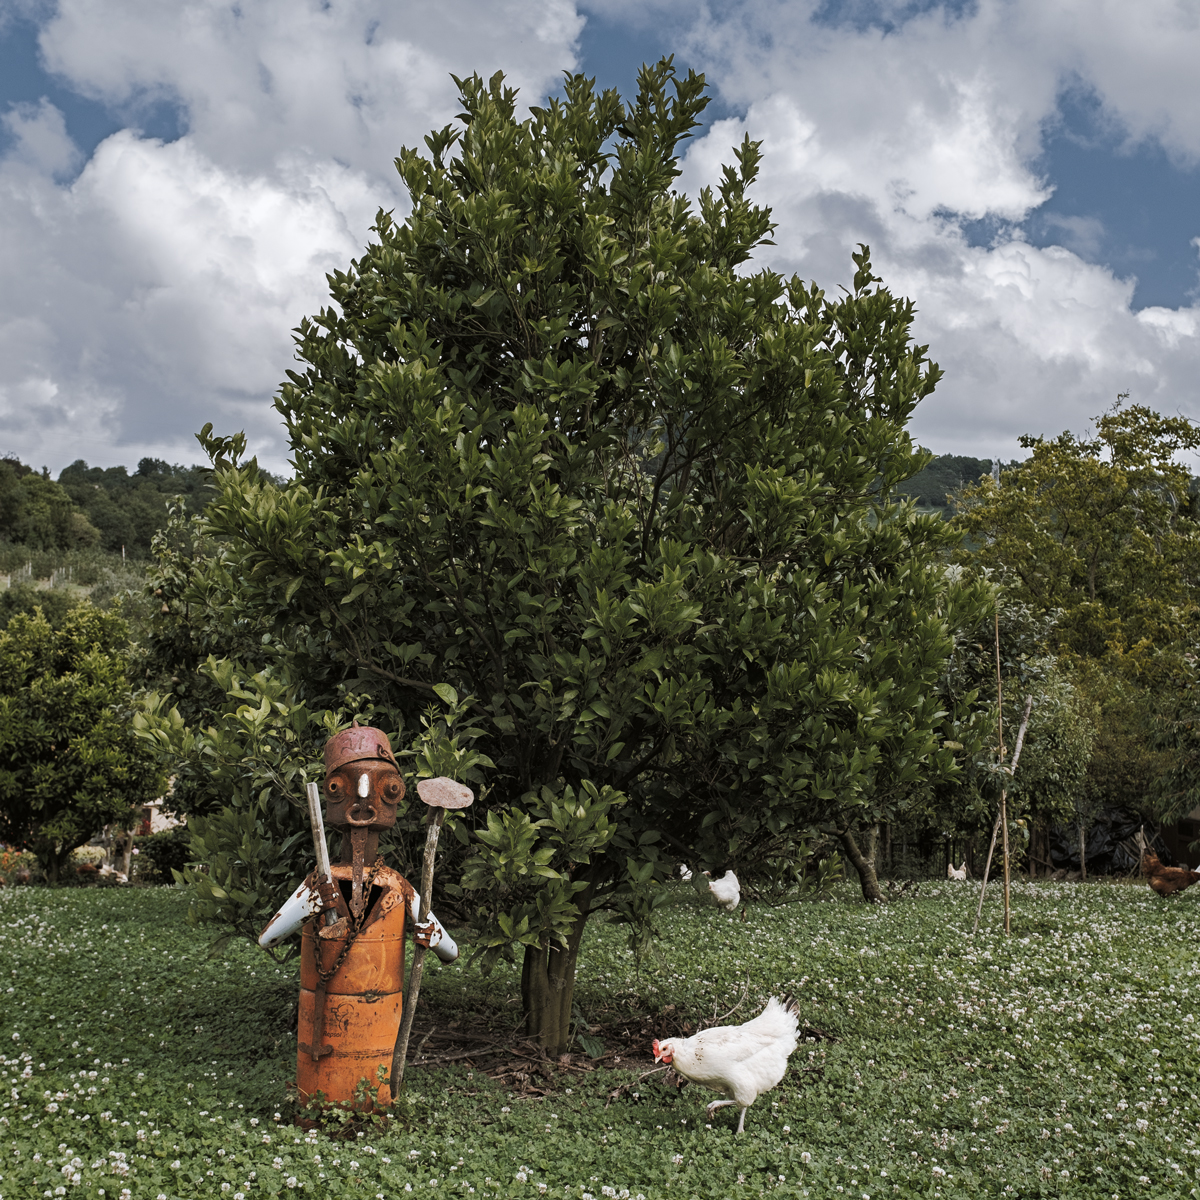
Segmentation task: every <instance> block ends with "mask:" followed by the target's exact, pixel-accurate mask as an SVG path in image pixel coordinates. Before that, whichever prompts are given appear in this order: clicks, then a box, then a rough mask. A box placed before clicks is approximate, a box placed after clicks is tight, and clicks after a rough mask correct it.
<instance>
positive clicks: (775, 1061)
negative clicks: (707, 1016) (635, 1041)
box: [653, 996, 799, 1133]
mask: <svg viewBox="0 0 1200 1200" xmlns="http://www.w3.org/2000/svg"><path fill="white" fill-rule="evenodd" d="M798 1015H799V1010H798V1009H797V1007H796V1002H795V1001H794V1000H793V999H792V998H791V997H790V996H785V997H784V998H783V999H782V1000H779V999H777V998H776V997H774V996H772V997H771V999H770V1000H768V1001H767V1007H766V1008H764V1009H763V1010H762V1012H761V1013H759V1014H758V1016H757V1017H755V1018H754V1020H752V1021H747V1022H746V1023H745V1024H744V1025H718V1026H717V1027H716V1028H715V1029H705V1030H702V1031H701V1032H700V1033H697V1034H694V1035H693V1036H692V1037H689V1038H664V1039H663V1040H662V1041H659V1040H658V1039H657V1038H656V1039H655V1041H654V1044H653V1050H654V1061H655V1062H664V1063H667V1064H668V1065H669V1066H672V1067H674V1068H675V1070H676V1071H678V1072H679V1074H680V1075H682V1076H683V1077H684V1078H685V1079H690V1080H691V1081H692V1082H693V1083H702V1084H704V1086H705V1087H708V1088H712V1090H713V1091H714V1092H720V1093H721V1095H723V1096H726V1097H728V1098H727V1099H725V1100H714V1101H713V1102H712V1103H711V1104H709V1106H708V1109H707V1112H708V1115H709V1117H710V1118H711V1117H712V1115H713V1113H714V1112H716V1110H717V1109H718V1108H724V1107H725V1106H726V1105H728V1104H737V1105H739V1106H740V1107H741V1110H742V1112H741V1115H740V1116H739V1117H738V1127H737V1131H738V1133H741V1132H742V1131H743V1130H744V1129H745V1126H746V1109H747V1108H749V1107H750V1105H751V1104H753V1103H754V1101H755V1100H757V1099H758V1098H759V1096H761V1095H762V1094H763V1092H769V1091H770V1090H771V1089H772V1088H773V1087H774V1086H775V1085H776V1084H777V1083H778V1082H779V1081H780V1080H781V1079H782V1078H783V1075H784V1072H785V1071H786V1070H787V1064H788V1055H790V1054H791V1052H792V1051H793V1050H795V1048H796V1040H797V1038H796V1029H797V1025H798V1021H797V1017H798Z"/></svg>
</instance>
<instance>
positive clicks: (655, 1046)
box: [650, 1038, 658, 1061]
mask: <svg viewBox="0 0 1200 1200" xmlns="http://www.w3.org/2000/svg"><path fill="white" fill-rule="evenodd" d="M650 1049H651V1050H652V1051H653V1052H654V1058H655V1060H656V1061H657V1059H658V1038H655V1039H654V1041H652V1042H651V1043H650Z"/></svg>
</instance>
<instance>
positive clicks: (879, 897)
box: [838, 825, 883, 904]
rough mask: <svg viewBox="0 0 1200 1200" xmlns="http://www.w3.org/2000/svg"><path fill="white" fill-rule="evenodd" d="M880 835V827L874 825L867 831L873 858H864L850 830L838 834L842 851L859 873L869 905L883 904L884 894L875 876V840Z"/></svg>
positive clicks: (863, 892) (865, 898) (868, 844)
mask: <svg viewBox="0 0 1200 1200" xmlns="http://www.w3.org/2000/svg"><path fill="white" fill-rule="evenodd" d="M878 834H879V826H878V825H873V826H872V827H871V828H870V829H869V830H868V831H867V848H868V850H869V851H870V853H871V857H869V858H864V857H863V852H862V851H861V850H860V849H859V848H858V843H857V842H856V841H855V840H854V834H852V833H851V832H850V830H849V829H843V830H840V831H839V832H838V840H839V841H840V842H841V843H842V849H843V850H845V851H846V857H847V858H848V859H849V860H850V862H851V863H852V864H853V865H854V869H855V870H856V871H857V872H858V881H859V883H860V884H861V885H862V894H863V899H864V900H865V901H866V902H867V903H868V904H882V903H883V892H882V891H881V890H880V888H879V879H878V878H877V877H876V875H875V862H874V849H875V839H876V837H877V836H878Z"/></svg>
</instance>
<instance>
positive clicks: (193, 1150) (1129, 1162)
mask: <svg viewBox="0 0 1200 1200" xmlns="http://www.w3.org/2000/svg"><path fill="white" fill-rule="evenodd" d="M977 887H978V885H977V884H975V885H972V884H965V885H964V884H941V885H938V886H933V885H929V884H926V885H924V887H923V888H922V890H921V894H920V896H919V897H918V898H916V899H915V900H913V899H908V898H906V899H904V900H902V901H900V902H898V903H895V904H892V905H889V906H887V907H883V908H878V909H869V908H866V907H865V906H863V905H862V904H861V903H857V902H855V900H854V897H853V895H852V892H851V890H850V889H849V888H848V887H847V888H846V889H845V890H844V892H842V893H841V894H840V895H839V897H838V898H837V899H836V900H834V901H832V902H828V903H822V904H808V905H802V906H796V905H793V906H790V907H784V908H778V909H771V908H767V907H765V906H751V907H750V909H749V920H748V921H747V922H742V921H741V920H740V919H739V918H738V917H737V916H731V915H730V914H727V913H724V912H721V911H719V910H717V909H712V908H702V907H700V906H699V904H698V903H697V901H696V900H695V897H694V893H692V892H691V890H690V889H687V888H683V887H680V888H679V889H678V892H677V900H678V902H677V903H675V904H673V905H671V906H669V907H667V908H666V909H665V910H663V913H662V920H661V925H662V929H663V933H664V937H663V940H662V942H661V943H660V945H659V949H658V955H657V957H656V959H655V960H654V961H652V962H650V963H643V965H642V969H641V972H640V975H639V973H638V972H637V970H636V968H635V964H634V962H633V960H632V958H631V957H630V956H629V954H628V953H627V951H626V949H625V945H624V936H623V933H622V930H621V929H620V928H619V927H616V926H611V925H606V924H599V923H597V924H595V925H594V926H593V927H592V929H591V932H590V934H589V940H588V942H587V943H586V945H585V952H584V955H583V962H582V966H581V968H580V984H579V989H578V999H579V1008H580V1010H581V1013H582V1015H583V1017H584V1018H585V1019H586V1020H588V1021H589V1022H591V1023H593V1024H597V1023H599V1024H603V1022H604V1021H605V1020H606V1019H612V1018H616V1017H621V1018H630V1017H633V1016H636V1015H637V1014H639V1013H644V1014H650V1015H651V1017H652V1018H654V1017H656V1015H657V1014H658V1013H659V1012H660V1011H661V1010H662V1009H663V1007H664V1006H666V1005H668V1004H673V1005H675V1011H674V1013H673V1014H672V1015H673V1017H674V1018H676V1019H679V1018H682V1019H684V1020H693V1021H700V1022H704V1021H706V1020H709V1019H711V1017H712V1015H713V1014H714V1012H715V1013H717V1014H720V1013H722V1012H724V1011H726V1010H727V1009H728V1008H730V1007H731V1006H732V1005H733V1004H734V1003H735V1002H736V1001H737V999H738V997H739V996H741V994H742V992H743V989H744V988H746V987H747V983H748V996H747V998H746V1000H745V1003H744V1005H743V1006H742V1008H741V1009H740V1010H739V1012H738V1014H737V1016H736V1017H734V1018H733V1019H734V1020H744V1019H746V1018H747V1017H749V1016H752V1015H754V1013H755V1012H757V1010H758V1007H759V1006H760V1005H761V1003H762V1001H763V1000H765V998H766V997H767V996H768V995H770V994H772V993H783V992H785V991H792V992H794V993H795V994H796V995H797V996H798V997H799V998H800V1001H801V1006H802V1010H803V1013H804V1019H805V1020H806V1021H807V1022H808V1023H809V1024H811V1025H813V1026H815V1027H818V1028H820V1029H822V1030H826V1031H828V1032H830V1033H832V1034H834V1035H836V1037H837V1039H838V1040H837V1041H832V1042H831V1041H819V1042H808V1043H802V1044H801V1046H800V1047H799V1048H798V1049H797V1051H796V1053H795V1054H794V1055H793V1057H792V1069H791V1070H790V1071H789V1073H788V1075H787V1076H786V1077H785V1079H784V1081H783V1083H782V1084H781V1085H780V1086H779V1087H778V1088H777V1089H776V1090H775V1091H774V1092H772V1093H770V1094H769V1095H768V1096H766V1097H764V1098H763V1099H761V1100H760V1101H759V1102H758V1103H757V1104H756V1105H755V1106H754V1107H752V1108H751V1109H750V1111H749V1112H748V1113H747V1116H746V1133H745V1134H744V1135H742V1136H741V1137H740V1138H739V1137H735V1136H734V1134H733V1132H732V1130H733V1127H734V1125H735V1124H736V1119H737V1113H736V1110H731V1109H725V1110H722V1111H721V1112H719V1113H718V1114H717V1116H716V1118H715V1119H714V1121H713V1122H712V1128H708V1127H706V1124H705V1118H704V1103H705V1102H706V1101H707V1100H708V1099H711V1098H712V1096H711V1093H706V1092H704V1091H703V1090H702V1089H700V1088H698V1087H696V1086H689V1087H687V1088H685V1089H683V1090H682V1091H677V1090H675V1089H673V1088H668V1087H665V1086H663V1083H662V1079H663V1076H662V1075H661V1074H660V1075H654V1076H650V1077H649V1078H647V1079H645V1080H644V1081H642V1082H640V1083H638V1082H637V1080H638V1077H639V1075H640V1074H641V1073H642V1072H644V1071H647V1070H649V1069H650V1067H651V1066H652V1065H653V1064H652V1062H651V1061H650V1057H649V1047H648V1046H647V1047H646V1053H645V1056H644V1058H643V1059H642V1060H641V1061H640V1062H638V1063H636V1064H634V1065H635V1066H636V1070H635V1071H625V1070H623V1069H613V1070H598V1071H595V1072H592V1073H590V1074H574V1075H570V1076H568V1075H560V1076H559V1080H560V1086H559V1090H556V1091H553V1092H551V1094H549V1095H547V1096H522V1095H520V1094H513V1093H511V1092H509V1091H508V1090H506V1089H505V1088H503V1087H501V1086H498V1085H496V1084H495V1083H493V1082H492V1081H491V1080H490V1079H488V1078H487V1077H486V1076H484V1075H483V1074H482V1073H481V1072H478V1071H474V1072H471V1071H469V1070H468V1069H467V1068H465V1067H464V1068H457V1069H451V1068H444V1069H442V1070H437V1071H434V1070H423V1069H418V1068H410V1071H409V1089H410V1095H411V1097H412V1101H411V1115H410V1118H409V1120H408V1122H407V1125H406V1127H401V1125H400V1124H398V1123H396V1124H393V1126H392V1127H391V1128H390V1129H389V1130H388V1131H387V1132H384V1133H380V1132H378V1131H369V1132H367V1133H365V1134H362V1135H360V1136H358V1137H353V1138H351V1139H349V1140H345V1139H342V1140H337V1139H333V1138H331V1137H328V1136H326V1135H324V1134H312V1133H307V1134H306V1133H305V1132H304V1131H303V1130H301V1129H298V1128H295V1127H293V1126H292V1125H290V1124H288V1123H287V1120H286V1113H287V1108H286V1093H285V1085H286V1082H287V1080H288V1079H289V1078H290V1077H291V1073H292V1070H293V1067H294V1062H295V1040H294V1036H293V1035H292V1034H291V1033H290V1032H289V1030H288V1024H289V1019H290V1015H291V1008H292V1005H293V1003H294V999H295V995H296V988H297V983H296V969H295V964H294V963H293V964H288V965H287V966H284V967H280V966H277V965H276V964H275V963H273V962H271V961H270V960H269V959H268V958H267V957H266V956H265V955H264V954H262V953H261V952H258V951H254V950H252V949H251V948H250V947H248V946H237V947H234V948H232V949H231V950H230V951H229V952H228V953H227V954H226V956H225V957H224V958H218V959H209V958H208V957H207V946H208V942H209V936H208V935H207V934H206V933H205V932H198V931H196V930H193V929H191V928H190V927H189V926H188V925H187V924H186V922H185V920H184V913H185V908H186V902H185V899H184V897H182V896H181V895H180V894H178V893H176V892H173V891H171V890H169V889H137V890H124V891H118V890H110V889H105V890H99V889H97V890H82V889H76V890H64V891H58V892H52V891H47V890H44V889H31V888H24V889H13V888H7V889H4V890H2V891H0V920H2V924H0V928H2V929H3V931H4V932H3V935H2V936H0V1044H2V1047H3V1051H2V1060H3V1067H4V1071H5V1076H6V1078H5V1080H4V1085H3V1092H4V1099H3V1102H2V1105H3V1106H2V1107H0V1196H3V1197H4V1198H5V1200H25V1198H27V1197H28V1198H33V1197H40V1196H59V1195H67V1196H77V1197H84V1196H86V1197H96V1196H99V1195H100V1194H101V1192H103V1195H104V1197H105V1200H122V1198H123V1197H126V1196H129V1197H132V1198H133V1200H155V1198H156V1197H159V1196H166V1197H168V1198H170V1200H174V1198H175V1197H191V1196H203V1197H211V1196H217V1197H219V1196H228V1197H230V1200H237V1196H238V1194H239V1193H240V1194H241V1195H242V1196H244V1197H245V1200H251V1198H257V1197H260V1196H274V1195H282V1196H297V1195H299V1194H302V1193H304V1192H307V1193H308V1194H313V1195H317V1194H322V1195H325V1194H327V1195H330V1196H333V1197H338V1198H342V1197H345V1198H346V1200H357V1198H360V1197H361V1198H365V1200H377V1198H378V1197H380V1196H383V1197H386V1200H392V1198H393V1197H396V1196H398V1195H405V1194H407V1193H408V1192H409V1190H410V1189H411V1191H412V1192H418V1193H422V1194H425V1195H433V1194H437V1193H444V1192H447V1191H448V1192H450V1193H452V1194H454V1195H471V1194H474V1195H476V1196H496V1195H499V1196H521V1197H534V1196H538V1195H541V1194H544V1195H548V1196H560V1197H561V1196H564V1195H566V1196H570V1197H575V1198H580V1197H586V1196H592V1197H595V1198H596V1200H600V1198H601V1197H603V1196H623V1195H626V1194H628V1195H631V1196H634V1197H636V1196H637V1195H638V1194H639V1193H641V1194H642V1195H643V1196H644V1197H646V1198H647V1200H653V1198H654V1197H658V1196H671V1197H687V1196H699V1197H740V1196H756V1195H760V1194H762V1193H764V1192H772V1193H774V1194H777V1195H780V1196H812V1197H838V1196H844V1197H851V1198H853V1200H860V1198H861V1197H864V1196H870V1197H872V1200H882V1198H884V1197H890V1196H947V1197H948V1196H963V1195H985V1196H992V1195H996V1196H1039V1195H1044V1196H1065V1197H1084V1196H1088V1197H1091V1196H1095V1197H1120V1198H1121V1200H1125V1197H1129V1196H1146V1197H1179V1196H1188V1195H1192V1194H1196V1193H1195V1192H1194V1191H1193V1189H1194V1187H1195V1185H1196V1183H1197V1181H1198V1179H1200V1147H1198V1146H1197V1140H1198V1138H1200V1132H1198V1130H1200V1124H1198V1123H1200V1104H1198V1102H1197V1098H1196V1092H1197V1055H1196V1043H1197V1040H1198V1039H1200V1029H1198V1026H1197V1023H1196V1019H1195V1010H1196V1008H1197V1003H1196V1001H1197V986H1198V980H1197V968H1196V965H1195V948H1196V946H1197V941H1198V939H1197V934H1198V932H1200V907H1198V905H1200V889H1197V892H1196V893H1192V892H1186V893H1184V894H1182V895H1181V896H1178V897H1175V898H1173V899H1172V900H1169V901H1164V900H1161V899H1159V898H1158V897H1157V896H1155V895H1154V894H1153V893H1151V892H1150V891H1149V889H1147V888H1145V887H1143V886H1128V887H1126V886H1116V887H1114V886H1107V885H1103V884H1094V885H1093V884H1088V885H1069V884H1038V885H1020V886H1018V887H1016V888H1015V889H1014V898H1015V899H1014V902H1015V909H1014V918H1013V937H1012V938H1011V939H1005V938H1004V936H1003V935H1002V934H1001V933H999V932H998V927H999V915H998V912H997V909H996V906H997V905H998V902H999V895H998V891H997V892H996V893H994V894H993V895H992V896H990V897H989V907H988V911H987V913H985V921H984V924H985V931H984V932H981V933H980V935H979V936H978V937H977V938H975V939H974V940H972V939H971V937H970V936H969V930H970V924H971V918H972V916H973V914H974V903H975V899H976V897H977ZM993 902H994V903H993ZM516 982H517V975H516V973H515V971H512V970H508V969H505V968H499V969H497V971H496V972H494V973H493V975H492V976H490V977H489V978H486V979H484V978H482V977H481V976H480V975H479V973H478V972H477V971H476V970H475V969H474V968H471V969H464V968H463V967H462V966H461V965H456V966H452V967H439V966H437V965H436V963H435V962H433V960H431V969H430V970H427V972H426V983H425V984H424V986H423V989H422V993H421V999H422V1006H423V1008H425V1006H428V1007H427V1008H426V1011H427V1012H429V1013H438V1014H441V1015H442V1016H444V1017H445V1018H446V1019H449V1018H450V1017H451V1016H452V1015H453V1014H454V1013H455V1012H456V1011H457V1010H460V1009H463V1008H467V1009H470V1008H484V1009H487V1010H488V1011H490V1012H498V1011H507V1013H509V1014H513V1013H514V1009H513V1008H512V1007H511V1005H510V1004H509V1002H510V1001H511V999H512V997H513V996H514V995H515V994H516ZM660 1019H661V1020H662V1021H664V1022H665V1021H666V1020H667V1018H660ZM664 1032H666V1030H664ZM595 1036H599V1037H600V1038H603V1036H604V1034H603V1032H600V1033H598V1034H596V1035H595ZM625 1065H626V1064H625V1063H624V1062H623V1063H622V1067H624V1066H625ZM806 1067H809V1068H819V1070H808V1071H805V1070H802V1068H806ZM630 1083H631V1084H633V1086H631V1087H628V1088H626V1089H624V1090H622V1091H621V1093H620V1096H619V1098H618V1099H616V1100H615V1101H614V1102H612V1103H611V1104H610V1105H609V1106H608V1107H607V1108H606V1107H605V1103H606V1100H607V1099H608V1097H609V1095H610V1093H611V1092H613V1091H614V1090H616V1088H617V1087H618V1085H621V1084H630ZM278 1113H282V1114H284V1117H283V1118H282V1119H277V1118H276V1115H275V1114H278ZM731 1114H732V1115H731Z"/></svg>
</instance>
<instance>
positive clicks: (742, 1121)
mask: <svg viewBox="0 0 1200 1200" xmlns="http://www.w3.org/2000/svg"><path fill="white" fill-rule="evenodd" d="M736 1103H737V1101H736V1100H714V1101H713V1102H712V1103H711V1104H710V1105H709V1106H708V1108H707V1109H706V1110H705V1111H706V1112H707V1113H708V1119H709V1120H710V1121H711V1120H712V1115H713V1113H715V1112H716V1111H717V1109H718V1108H724V1107H725V1106H726V1105H728V1104H736ZM745 1128H746V1110H745V1109H744V1108H743V1109H742V1111H741V1114H740V1115H739V1116H738V1127H737V1131H738V1133H741V1132H742V1131H743V1130H744V1129H745Z"/></svg>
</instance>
